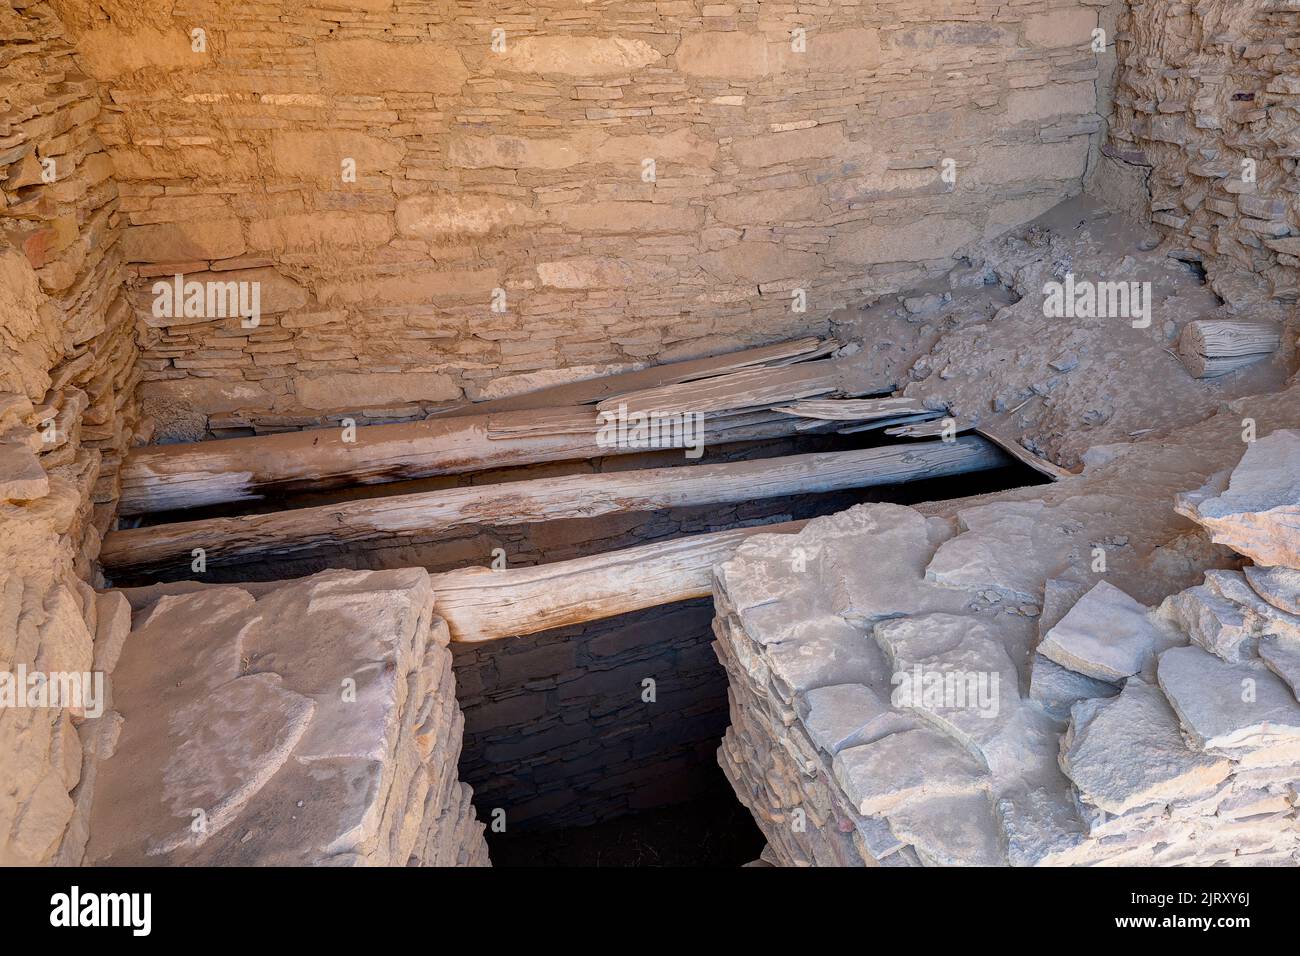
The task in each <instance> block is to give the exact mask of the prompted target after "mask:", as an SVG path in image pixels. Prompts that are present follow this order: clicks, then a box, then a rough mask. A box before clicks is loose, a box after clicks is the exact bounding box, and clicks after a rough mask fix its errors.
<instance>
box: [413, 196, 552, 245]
mask: <svg viewBox="0 0 1300 956" xmlns="http://www.w3.org/2000/svg"><path fill="white" fill-rule="evenodd" d="M536 219H537V214H536V213H535V212H534V211H533V210H532V209H531V208H530V207H528V206H526V205H524V204H523V203H519V202H515V201H513V200H510V199H505V198H502V197H500V196H492V195H481V196H476V195H463V194H451V193H448V194H438V195H429V194H420V195H415V196H408V197H407V198H405V199H403V200H401V201H400V202H399V203H398V204H397V232H398V235H402V236H408V237H410V238H413V239H431V240H434V241H446V240H451V239H455V238H457V237H459V236H486V235H490V234H492V233H498V232H504V231H506V230H509V229H513V228H518V227H521V226H527V225H529V224H530V223H532V222H534V221H536Z"/></svg>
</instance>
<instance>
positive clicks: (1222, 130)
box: [1106, 0, 1300, 309]
mask: <svg viewBox="0 0 1300 956" xmlns="http://www.w3.org/2000/svg"><path fill="white" fill-rule="evenodd" d="M1122 23H1123V28H1122V31H1121V32H1120V34H1119V35H1118V37H1117V40H1118V48H1119V56H1120V68H1119V75H1118V88H1117V92H1116V96H1115V118H1114V120H1113V123H1112V130H1111V137H1110V142H1109V143H1108V145H1107V147H1106V152H1107V154H1108V156H1109V158H1110V161H1111V162H1113V163H1115V164H1117V165H1127V166H1129V167H1130V168H1136V169H1137V170H1138V171H1140V172H1141V173H1142V174H1144V175H1145V177H1146V184H1147V188H1148V190H1149V193H1150V200H1149V205H1150V211H1151V218H1152V220H1153V221H1154V222H1155V223H1157V224H1158V225H1159V226H1161V227H1163V229H1164V230H1165V231H1166V232H1167V233H1168V234H1169V235H1170V236H1172V237H1174V238H1175V240H1176V243H1175V245H1176V246H1178V247H1179V248H1177V249H1175V252H1176V254H1178V255H1179V256H1180V257H1183V258H1187V259H1191V260H1199V261H1200V262H1202V263H1203V264H1204V266H1205V268H1206V270H1207V273H1208V278H1209V281H1210V283H1211V285H1212V287H1213V288H1214V291H1215V292H1216V293H1217V294H1218V295H1219V296H1220V297H1221V298H1223V299H1224V300H1225V301H1226V302H1227V303H1228V304H1229V305H1230V306H1232V307H1234V308H1237V309H1243V308H1245V307H1247V306H1250V305H1253V304H1256V303H1259V302H1261V301H1267V300H1269V299H1273V300H1277V301H1278V302H1280V303H1283V304H1285V305H1288V306H1289V305H1291V304H1293V303H1294V302H1295V301H1296V298H1297V296H1300V177H1297V174H1296V173H1297V162H1298V161H1300V139H1297V134H1296V130H1297V128H1300V60H1298V59H1297V54H1298V53H1300V7H1297V6H1296V5H1295V4H1288V3H1274V2H1271V0H1196V2H1193V3H1187V2H1182V0H1150V2H1146V3H1141V4H1133V5H1131V6H1130V8H1129V10H1128V13H1127V15H1126V17H1125V18H1124V20H1123V21H1122Z"/></svg>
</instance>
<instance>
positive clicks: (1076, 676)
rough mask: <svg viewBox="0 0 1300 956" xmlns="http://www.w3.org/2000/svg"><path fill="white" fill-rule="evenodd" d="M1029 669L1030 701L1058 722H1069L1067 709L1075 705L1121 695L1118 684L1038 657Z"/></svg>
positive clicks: (1031, 662) (1034, 658) (1033, 660)
mask: <svg viewBox="0 0 1300 956" xmlns="http://www.w3.org/2000/svg"><path fill="white" fill-rule="evenodd" d="M1029 667H1030V670H1029V699H1030V700H1032V701H1036V702H1038V703H1039V704H1041V705H1042V706H1043V709H1044V710H1045V711H1047V712H1048V713H1049V714H1051V715H1052V716H1053V717H1054V718H1056V719H1057V720H1061V721H1066V720H1069V719H1070V708H1071V707H1073V706H1074V705H1075V704H1076V703H1077V702H1078V701H1081V700H1090V699H1092V698H1094V697H1100V698H1107V697H1114V696H1115V695H1116V694H1118V693H1119V691H1120V688H1119V685H1117V684H1111V683H1107V682H1106V681H1101V680H1097V679H1096V678H1093V677H1088V676H1087V675H1085V674H1080V673H1078V672H1077V671H1072V670H1070V669H1069V668H1068V667H1062V666H1061V665H1060V664H1058V663H1056V661H1054V660H1051V659H1050V658H1047V657H1043V656H1042V655H1041V654H1034V655H1033V657H1031V658H1030V660H1029Z"/></svg>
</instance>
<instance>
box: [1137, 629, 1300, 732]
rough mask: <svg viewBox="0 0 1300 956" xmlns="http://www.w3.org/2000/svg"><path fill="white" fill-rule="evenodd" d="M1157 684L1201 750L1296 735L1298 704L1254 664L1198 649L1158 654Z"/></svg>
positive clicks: (1299, 724)
mask: <svg viewBox="0 0 1300 956" xmlns="http://www.w3.org/2000/svg"><path fill="white" fill-rule="evenodd" d="M1157 677H1158V679H1159V681H1160V688H1161V689H1162V690H1163V691H1164V692H1165V695H1166V696H1167V697H1168V698H1169V701H1170V703H1171V704H1173V707H1174V710H1175V711H1176V712H1177V713H1178V719H1179V721H1181V723H1182V725H1183V728H1184V730H1185V731H1186V733H1187V736H1188V738H1189V739H1190V740H1191V741H1192V742H1193V743H1194V744H1195V745H1196V746H1197V747H1199V748H1200V749H1202V750H1226V749H1232V748H1242V747H1245V748H1255V747H1259V746H1261V745H1263V744H1266V743H1274V742H1276V741H1277V739H1278V738H1291V739H1296V738H1300V703H1297V702H1296V698H1295V695H1294V694H1293V693H1292V692H1291V689H1290V688H1289V687H1288V686H1286V685H1285V684H1284V683H1283V682H1282V681H1281V680H1279V679H1278V677H1277V675H1275V674H1274V673H1272V672H1271V671H1269V670H1267V669H1266V668H1264V667H1263V666H1261V665H1260V664H1259V663H1258V662H1255V663H1246V664H1227V663H1224V662H1223V661H1220V660H1218V659H1217V658H1215V657H1212V656H1211V655H1209V654H1207V653H1206V652H1205V651H1203V650H1201V649H1200V648H1198V647H1176V648H1174V649H1172V650H1169V651H1166V652H1165V653H1164V654H1162V655H1160V666H1159V670H1158V671H1157Z"/></svg>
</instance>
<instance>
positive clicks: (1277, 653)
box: [1259, 636, 1300, 756]
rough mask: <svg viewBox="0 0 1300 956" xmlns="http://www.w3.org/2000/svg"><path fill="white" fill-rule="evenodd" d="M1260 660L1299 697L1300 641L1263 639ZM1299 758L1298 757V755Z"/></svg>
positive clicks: (1261, 640)
mask: <svg viewBox="0 0 1300 956" xmlns="http://www.w3.org/2000/svg"><path fill="white" fill-rule="evenodd" d="M1259 656H1260V659H1261V660H1262V661H1263V662H1264V663H1265V665H1267V667H1268V669H1269V670H1271V671H1272V672H1273V673H1274V674H1276V675H1277V676H1278V677H1280V678H1282V680H1284V681H1286V685H1287V686H1288V687H1290V688H1291V694H1292V695H1293V696H1295V697H1300V641H1297V640H1295V639H1294V638H1287V637H1271V636H1270V637H1263V638H1260V641H1259ZM1298 756H1300V755H1298Z"/></svg>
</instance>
